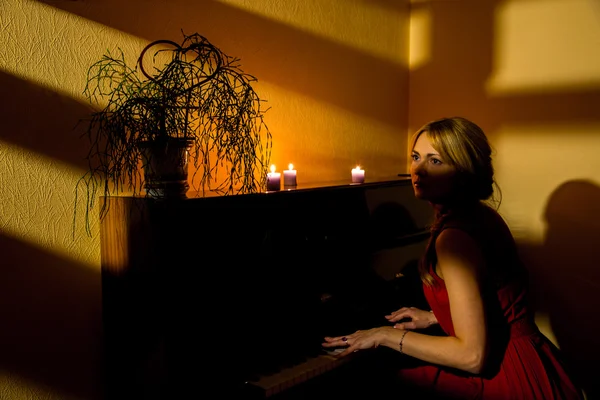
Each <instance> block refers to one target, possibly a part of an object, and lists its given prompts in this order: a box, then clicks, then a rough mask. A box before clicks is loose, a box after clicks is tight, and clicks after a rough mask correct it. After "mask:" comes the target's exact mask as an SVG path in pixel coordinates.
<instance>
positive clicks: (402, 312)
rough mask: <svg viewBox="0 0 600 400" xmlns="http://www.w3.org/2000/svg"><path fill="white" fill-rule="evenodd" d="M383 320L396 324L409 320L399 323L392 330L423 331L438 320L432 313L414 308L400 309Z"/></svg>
mask: <svg viewBox="0 0 600 400" xmlns="http://www.w3.org/2000/svg"><path fill="white" fill-rule="evenodd" d="M385 318H386V319H387V320H388V321H390V322H398V321H400V320H403V319H410V321H405V322H399V323H397V324H395V325H394V328H397V329H408V330H413V329H424V328H428V327H430V326H431V325H433V324H437V323H438V320H437V318H436V317H435V315H434V314H433V312H431V311H424V310H420V309H418V308H415V307H402V308H401V309H399V310H396V311H394V312H392V313H391V314H389V315H386V316H385Z"/></svg>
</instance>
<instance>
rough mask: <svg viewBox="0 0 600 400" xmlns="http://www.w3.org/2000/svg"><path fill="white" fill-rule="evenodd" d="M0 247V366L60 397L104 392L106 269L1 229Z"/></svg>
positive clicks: (85, 396)
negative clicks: (46, 249)
mask: <svg viewBox="0 0 600 400" xmlns="http://www.w3.org/2000/svg"><path fill="white" fill-rule="evenodd" d="M0 254H2V256H1V261H0V293H1V296H0V321H1V322H2V329H0V370H1V371H10V374H13V375H17V376H19V377H22V378H24V379H25V380H28V381H32V382H35V387H39V388H40V391H42V390H43V391H46V390H48V391H50V392H51V393H53V394H59V395H60V396H61V397H60V398H62V399H69V398H77V399H86V400H94V399H101V398H102V397H101V394H102V383H101V380H102V375H101V365H102V343H101V341H102V333H101V332H102V323H101V321H102V318H101V304H100V302H101V295H100V291H101V285H100V272H99V271H93V270H91V269H90V268H89V267H86V266H84V265H81V264H78V263H75V262H72V261H68V260H65V259H62V258H60V257H56V256H54V255H51V254H48V253H46V252H44V251H42V250H39V249H37V248H34V247H31V246H29V245H27V244H24V243H23V242H20V241H18V240H13V239H11V238H8V237H6V236H3V235H0ZM49 388H50V389H49ZM10 390H11V388H7V387H0V397H1V398H10V397H3V396H8V393H9V392H5V391H10ZM29 391H30V392H31V395H32V397H36V394H35V389H33V388H30V389H29Z"/></svg>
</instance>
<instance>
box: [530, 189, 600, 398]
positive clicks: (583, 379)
mask: <svg viewBox="0 0 600 400" xmlns="http://www.w3.org/2000/svg"><path fill="white" fill-rule="evenodd" d="M598 215H600V186H598V185H596V184H594V183H592V182H590V181H585V180H574V181H569V182H566V183H564V184H562V185H561V186H559V187H558V188H557V189H556V190H555V191H554V192H553V193H552V195H551V196H550V198H549V200H548V204H547V206H546V209H545V213H544V219H545V221H546V223H547V228H546V229H547V230H546V238H545V240H544V242H543V244H542V246H541V247H533V246H532V247H529V248H527V247H524V248H523V249H522V250H523V253H524V258H525V260H526V262H528V266H529V269H530V272H531V281H532V295H533V300H534V301H535V303H536V304H535V305H536V310H537V311H540V312H542V313H544V314H547V315H548V316H549V318H550V324H551V329H552V331H553V333H554V335H555V336H556V340H557V342H558V345H559V346H560V348H561V350H562V351H563V352H564V354H565V356H566V358H567V362H568V363H569V364H570V366H571V368H572V369H573V373H574V377H575V378H576V379H578V380H579V382H580V384H581V385H582V386H583V388H584V389H585V391H586V394H587V396H588V399H599V398H600V382H599V381H598V378H597V373H596V372H595V368H591V366H593V365H597V364H598V360H600V336H599V335H598V332H599V331H600V312H599V311H598V310H600V296H598V293H599V292H600V261H599V260H600V219H599V218H598Z"/></svg>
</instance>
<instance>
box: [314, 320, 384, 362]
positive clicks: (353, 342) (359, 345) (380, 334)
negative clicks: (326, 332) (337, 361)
mask: <svg viewBox="0 0 600 400" xmlns="http://www.w3.org/2000/svg"><path fill="white" fill-rule="evenodd" d="M390 329H392V330H393V329H394V328H392V327H380V328H372V329H368V330H364V331H356V332H354V333H353V334H351V335H346V336H335V337H330V336H327V337H325V338H324V339H325V342H324V343H322V346H323V347H343V346H348V347H347V348H346V350H344V351H343V352H342V353H340V354H339V357H344V356H347V355H348V354H350V353H353V352H355V351H358V350H365V349H371V348H375V347H377V346H379V344H380V343H381V342H382V341H383V339H384V337H385V335H386V330H390Z"/></svg>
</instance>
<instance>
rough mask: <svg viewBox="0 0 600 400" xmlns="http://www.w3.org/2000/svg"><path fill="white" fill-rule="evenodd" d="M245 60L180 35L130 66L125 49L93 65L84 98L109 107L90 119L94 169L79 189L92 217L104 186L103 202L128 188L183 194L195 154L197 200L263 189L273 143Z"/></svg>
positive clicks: (162, 194)
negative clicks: (200, 196)
mask: <svg viewBox="0 0 600 400" xmlns="http://www.w3.org/2000/svg"><path fill="white" fill-rule="evenodd" d="M151 49H155V51H154V52H153V53H152V52H150V50H151ZM239 61H240V60H239V59H238V58H235V57H231V56H228V55H227V54H225V53H224V52H222V51H221V50H220V49H219V48H217V47H216V46H214V45H213V44H211V43H210V42H209V41H208V40H207V39H206V38H205V37H203V36H201V35H199V34H198V33H194V34H191V35H186V34H185V33H183V41H182V42H181V44H178V43H176V42H173V41H170V40H157V41H154V42H151V43H149V44H148V45H147V46H146V47H144V49H143V50H142V51H141V53H140V55H139V58H138V59H137V61H136V63H135V65H133V66H131V65H130V64H129V63H128V62H127V61H126V60H125V57H124V55H123V52H122V51H121V50H120V49H119V52H118V55H116V56H113V55H112V54H111V53H110V52H108V53H107V54H105V55H103V56H102V58H101V59H100V60H99V61H97V62H95V63H94V64H92V65H91V67H90V68H89V70H88V74H87V81H86V86H85V89H84V94H85V96H86V97H87V99H88V100H89V102H90V103H92V104H95V103H100V102H101V101H105V102H106V103H105V104H106V105H105V106H104V107H103V108H102V109H101V110H99V111H95V112H93V113H92V114H91V117H90V118H89V119H87V120H86V121H85V122H87V123H86V128H85V132H84V136H85V137H87V138H88V139H89V140H90V144H91V147H90V151H89V154H88V156H87V159H88V162H89V170H88V171H87V173H86V174H85V175H84V176H83V177H82V178H81V179H80V180H79V182H78V184H77V186H78V188H79V185H81V184H83V185H84V186H85V188H86V191H87V193H86V194H87V202H86V210H87V212H88V213H89V210H90V209H91V208H93V206H94V202H95V200H96V199H95V197H96V194H97V191H98V189H99V188H101V189H102V190H103V194H104V196H106V197H108V196H111V195H116V194H119V193H123V192H124V191H126V190H129V191H130V192H132V193H133V195H134V196H135V195H141V194H142V193H143V192H145V195H146V196H151V197H160V198H163V197H185V196H186V192H188V189H189V184H188V163H189V161H188V156H189V157H190V158H191V160H192V162H193V165H194V166H195V167H196V169H195V173H194V175H193V176H192V179H191V181H192V182H193V183H192V184H193V185H194V189H195V190H196V193H198V194H204V193H205V191H207V190H208V191H213V192H217V193H219V194H222V195H227V194H239V193H252V192H257V191H260V190H261V189H262V188H263V186H264V184H265V181H266V174H267V166H268V164H269V159H270V154H271V147H272V137H271V133H270V131H269V129H268V127H267V125H266V124H265V121H264V120H263V117H264V114H265V112H266V111H267V110H268V108H267V109H265V108H264V107H263V104H262V103H263V102H264V100H261V98H260V97H259V96H258V94H257V93H256V91H255V90H254V88H253V86H252V85H253V83H254V82H255V81H256V78H255V77H254V76H252V75H250V74H247V73H245V72H244V71H243V70H242V69H241V67H240V63H239ZM78 188H77V189H76V192H78ZM75 201H76V203H77V194H76V200H75ZM106 204H107V202H104V204H103V207H102V209H101V212H100V214H101V217H102V215H103V214H104V213H105V211H106V209H105V205H106ZM86 222H87V223H86V227H87V229H88V232H89V220H88V221H86Z"/></svg>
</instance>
